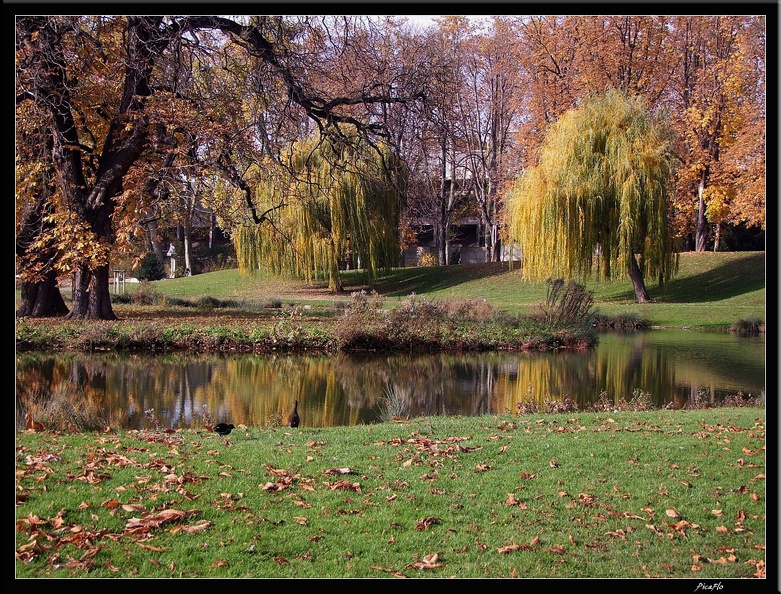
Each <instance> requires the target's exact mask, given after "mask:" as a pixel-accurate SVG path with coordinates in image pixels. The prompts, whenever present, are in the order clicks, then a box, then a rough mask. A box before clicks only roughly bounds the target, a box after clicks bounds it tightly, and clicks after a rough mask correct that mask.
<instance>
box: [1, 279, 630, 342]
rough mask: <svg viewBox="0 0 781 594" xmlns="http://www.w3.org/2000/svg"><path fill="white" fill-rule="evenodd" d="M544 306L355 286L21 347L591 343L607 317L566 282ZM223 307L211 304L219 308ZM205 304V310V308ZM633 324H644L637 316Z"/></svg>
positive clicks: (30, 328)
mask: <svg viewBox="0 0 781 594" xmlns="http://www.w3.org/2000/svg"><path fill="white" fill-rule="evenodd" d="M551 287H552V290H550V291H549V294H548V298H547V299H546V301H545V302H544V303H541V304H540V305H539V307H538V309H537V310H536V311H535V312H534V313H532V314H529V315H526V316H518V315H511V314H508V313H506V312H501V311H498V310H495V309H494V308H493V307H492V306H491V305H490V304H489V303H488V302H486V301H485V300H483V299H468V300H459V301H435V300H431V299H428V298H426V297H421V296H418V295H415V294H414V293H413V294H411V295H410V296H409V297H408V298H407V299H406V300H404V301H403V302H402V303H401V304H399V305H398V306H396V307H394V308H392V309H386V308H384V306H383V301H382V297H381V296H379V295H378V294H377V293H374V292H371V293H367V292H366V291H357V292H354V293H352V295H351V299H350V302H349V304H348V305H347V306H346V307H345V308H344V310H343V311H342V312H339V313H338V314H337V315H331V316H322V315H321V316H318V315H316V314H310V313H308V312H306V311H301V310H300V309H298V308H295V309H293V310H291V311H289V312H285V311H282V310H272V311H271V312H270V313H268V312H267V313H261V314H253V315H242V314H241V313H239V314H227V313H226V314H222V313H220V314H218V315H211V316H204V315H201V316H200V317H197V318H196V317H195V316H189V317H185V316H182V315H181V311H180V312H179V315H173V314H172V310H170V309H169V310H167V313H162V314H161V313H160V311H159V310H155V309H152V308H151V307H150V308H149V312H148V314H149V315H147V316H144V317H143V318H141V317H139V318H135V319H127V320H122V319H120V320H115V321H67V320H60V319H46V320H40V319H28V318H22V319H19V320H17V326H16V349H17V351H35V350H45V351H63V350H75V351H86V352H94V351H135V352H139V351H148V352H177V351H186V352H196V353H208V352H236V353H264V352H269V353H271V352H280V351H281V352H312V351H322V352H330V351H345V352H360V351H404V352H440V351H441V352H464V351H490V350H496V351H535V350H536V351H549V350H557V349H577V350H585V349H588V348H590V347H592V346H594V345H595V344H596V343H597V340H598V339H597V334H596V327H597V325H598V321H599V320H600V318H599V317H598V315H597V313H596V312H593V311H592V308H591V304H592V297H591V294H590V293H589V292H587V291H585V289H584V288H583V286H582V285H578V284H577V283H574V282H570V283H569V285H567V286H566V288H565V290H563V291H562V290H560V289H561V283H560V282H559V281H553V282H551ZM214 308H215V304H212V307H210V308H209V311H212V310H213V309H214ZM204 309H205V308H201V309H200V310H199V311H200V312H201V313H203V311H204ZM634 323H635V325H636V324H637V323H639V322H637V321H634Z"/></svg>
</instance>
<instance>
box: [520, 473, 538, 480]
mask: <svg viewBox="0 0 781 594" xmlns="http://www.w3.org/2000/svg"><path fill="white" fill-rule="evenodd" d="M535 476H537V475H536V474H534V473H531V472H522V473H521V478H522V479H533V478H534V477H535Z"/></svg>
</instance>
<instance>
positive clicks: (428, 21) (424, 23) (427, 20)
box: [399, 14, 488, 27]
mask: <svg viewBox="0 0 781 594" xmlns="http://www.w3.org/2000/svg"><path fill="white" fill-rule="evenodd" d="M399 16H403V17H405V18H407V19H409V22H410V23H415V24H416V25H420V26H421V27H428V26H429V25H433V24H434V19H435V18H437V16H440V15H433V14H405V15H399ZM464 16H466V17H467V18H468V19H485V18H488V15H485V14H478V15H473V14H468V15H464Z"/></svg>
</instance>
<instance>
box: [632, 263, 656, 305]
mask: <svg viewBox="0 0 781 594" xmlns="http://www.w3.org/2000/svg"><path fill="white" fill-rule="evenodd" d="M629 278H631V279H632V286H633V287H634V289H635V299H636V300H637V302H638V303H648V302H649V301H650V300H651V298H650V297H649V296H648V291H646V289H645V282H644V281H643V273H642V271H641V270H640V267H639V266H638V265H637V260H636V259H635V258H634V256H633V257H631V258H629Z"/></svg>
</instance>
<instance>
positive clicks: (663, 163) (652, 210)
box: [507, 90, 677, 303]
mask: <svg viewBox="0 0 781 594" xmlns="http://www.w3.org/2000/svg"><path fill="white" fill-rule="evenodd" d="M675 161H676V159H675V156H674V154H673V134H672V131H671V129H670V127H669V126H668V125H667V123H666V119H665V116H664V115H663V114H654V113H651V112H649V110H648V109H647V108H646V106H645V104H644V102H643V100H642V99H641V98H639V97H634V98H631V97H628V96H626V95H625V94H623V93H621V92H619V91H615V90H610V91H608V92H607V93H605V94H600V95H593V96H591V97H590V98H589V99H588V100H586V101H585V103H584V104H583V105H582V106H581V107H578V108H576V109H572V110H570V111H568V112H566V113H565V114H564V115H563V116H562V117H561V118H560V119H559V120H558V121H557V122H556V123H555V124H554V125H553V126H552V127H551V129H550V131H549V133H548V135H547V136H546V138H545V140H544V142H543V145H542V150H541V155H540V159H539V163H538V164H537V165H536V166H535V167H531V168H530V169H528V170H526V172H525V173H524V174H523V175H522V176H521V177H520V178H518V179H517V180H516V182H515V184H514V186H513V187H512V188H511V189H510V191H509V193H508V198H507V199H508V217H509V221H508V230H509V236H510V239H511V241H514V242H516V243H517V244H518V245H519V246H520V248H521V256H522V271H523V277H524V278H525V279H529V280H539V279H543V278H546V277H558V276H566V277H570V278H572V277H574V276H581V277H588V276H590V275H591V273H592V272H593V270H594V268H595V267H596V271H597V274H598V276H599V277H601V278H606V279H608V278H613V277H620V276H625V275H628V276H629V277H630V278H631V280H632V284H633V286H634V290H635V297H636V299H637V301H638V302H640V303H643V302H647V301H649V297H648V292H647V290H646V287H645V281H644V276H646V275H654V276H658V278H659V280H660V282H663V281H666V280H669V278H670V277H671V275H672V273H673V272H674V270H675V268H676V267H677V253H676V250H675V242H674V240H673V236H672V232H671V228H670V224H669V221H668V210H669V208H670V202H669V183H670V176H671V173H672V171H673V169H674V164H675Z"/></svg>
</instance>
